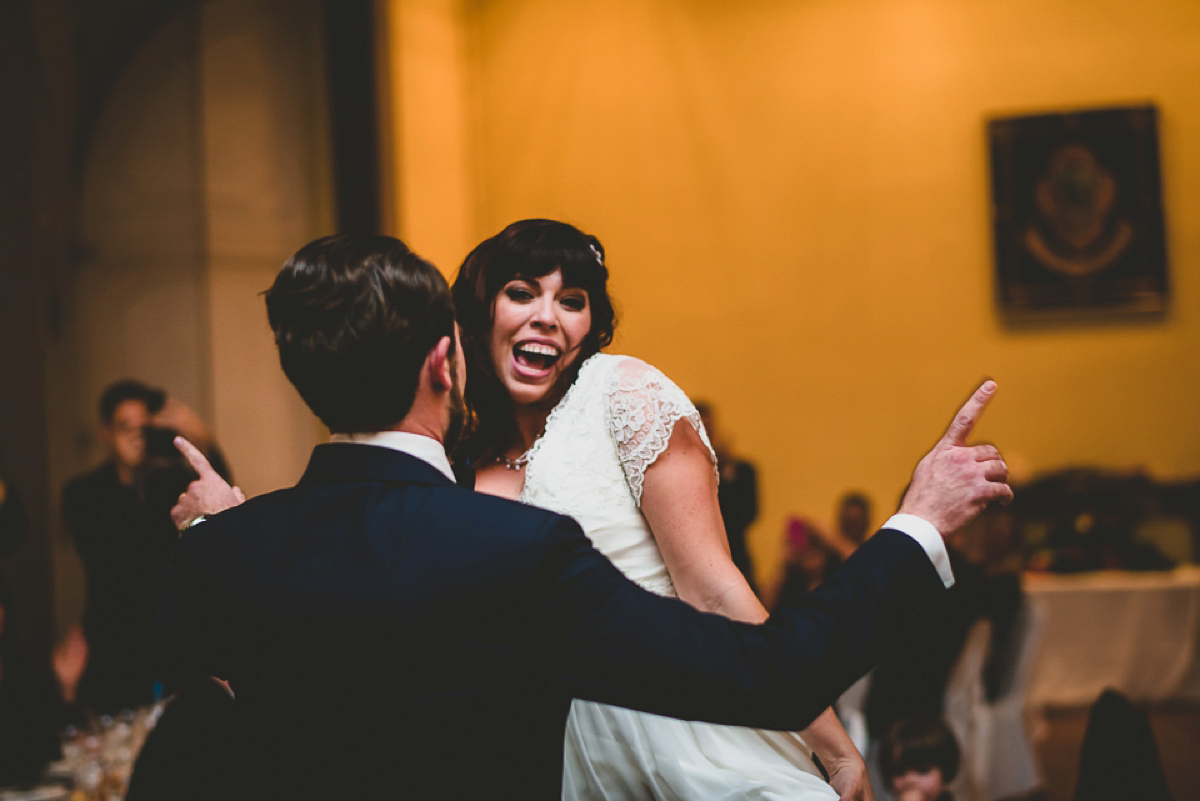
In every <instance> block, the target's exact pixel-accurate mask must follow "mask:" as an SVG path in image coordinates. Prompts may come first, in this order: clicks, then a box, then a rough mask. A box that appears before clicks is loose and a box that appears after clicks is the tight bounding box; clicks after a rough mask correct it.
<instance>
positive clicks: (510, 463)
mask: <svg viewBox="0 0 1200 801" xmlns="http://www.w3.org/2000/svg"><path fill="white" fill-rule="evenodd" d="M532 450H533V448H530V449H529V450H528V451H525V452H524V453H522V454H521V455H520V456H518V457H517V458H516V459H509V458H508V457H506V456H503V455H501V456H497V457H496V461H498V462H500V464H502V465H504V469H505V470H523V469H524V468H525V465H527V464H529V454H530V452H531V451H532Z"/></svg>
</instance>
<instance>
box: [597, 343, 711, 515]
mask: <svg viewBox="0 0 1200 801" xmlns="http://www.w3.org/2000/svg"><path fill="white" fill-rule="evenodd" d="M607 389H608V391H607V402H608V409H607V411H608V415H607V416H608V427H609V431H610V432H611V433H612V436H613V439H614V440H615V441H616V443H617V454H618V455H619V456H620V459H621V467H622V469H623V470H624V471H625V478H626V480H627V481H628V482H629V488H630V489H631V490H632V491H633V497H634V500H636V501H637V502H638V505H639V506H640V505H641V502H642V485H643V484H644V483H645V478H646V468H647V467H649V466H650V465H652V464H654V460H655V459H657V458H658V457H659V456H660V455H661V454H662V453H663V451H665V450H666V449H667V445H668V444H670V441H671V434H672V433H674V431H675V424H676V423H678V422H679V421H680V420H687V421H688V422H689V423H690V424H691V425H692V427H693V428H695V429H696V431H698V432H699V434H700V439H702V440H703V441H704V445H705V447H706V448H707V449H708V456H709V458H710V459H711V460H712V464H713V471H714V472H716V469H717V456H716V454H715V453H714V452H713V449H712V444H711V443H709V441H708V434H707V433H705V431H704V426H703V425H702V424H701V423H700V413H699V412H697V411H696V407H695V406H693V405H692V402H691V401H690V400H688V396H687V395H685V394H684V393H683V390H681V389H680V388H679V387H678V386H676V384H675V382H673V381H672V380H671V379H669V378H667V377H666V376H665V375H663V374H662V373H661V372H659V371H658V370H656V369H655V368H653V367H651V366H650V365H648V364H646V363H645V362H643V361H640V360H638V359H622V360H621V361H620V362H619V363H618V364H617V365H616V369H614V370H613V373H612V375H611V376H610V378H609V384H608V388H607Z"/></svg>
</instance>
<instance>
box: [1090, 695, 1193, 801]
mask: <svg viewBox="0 0 1200 801" xmlns="http://www.w3.org/2000/svg"><path fill="white" fill-rule="evenodd" d="M1130 798H1136V799H1138V801H1170V799H1171V794H1170V792H1169V791H1168V790H1167V777H1166V775H1165V774H1164V773H1163V769H1162V762H1161V760H1160V759H1159V756H1158V744H1157V743H1156V742H1155V739H1154V731H1153V730H1152V729H1151V728H1150V721H1149V719H1148V718H1147V717H1146V713H1145V712H1144V711H1142V710H1140V709H1138V708H1137V707H1135V706H1134V705H1133V704H1132V703H1130V702H1129V699H1128V698H1126V697H1125V696H1124V695H1122V694H1121V693H1119V692H1117V691H1116V690H1105V691H1104V692H1103V693H1101V695H1100V698H1099V699H1097V701H1096V703H1094V704H1092V708H1091V711H1090V712H1089V713H1088V723H1087V730H1086V731H1085V732H1084V734H1083V746H1082V748H1081V749H1080V753H1079V781H1078V782H1077V783H1076V785H1075V801H1128V799H1130Z"/></svg>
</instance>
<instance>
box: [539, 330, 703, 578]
mask: <svg viewBox="0 0 1200 801" xmlns="http://www.w3.org/2000/svg"><path fill="white" fill-rule="evenodd" d="M680 420H687V421H688V422H689V423H690V424H691V425H692V426H694V427H695V428H696V430H697V431H698V432H699V433H700V436H701V438H702V439H703V440H704V443H705V445H706V446H708V450H709V455H710V457H711V458H712V460H713V465H714V470H715V466H716V456H715V454H713V452H712V447H711V445H709V443H708V436H707V435H706V434H705V433H704V428H703V426H702V425H701V423H700V415H699V414H698V413H697V412H696V408H695V406H693V405H692V403H691V401H689V400H688V398H687V395H685V394H684V393H683V391H682V390H681V389H680V388H679V387H678V386H676V385H675V384H674V383H673V382H672V381H671V380H670V379H669V378H667V377H666V376H665V375H663V374H662V373H661V372H659V371H658V370H656V369H654V368H653V367H651V366H650V365H648V364H646V363H645V362H642V361H640V360H638V359H634V358H631V357H628V356H618V355H610V354H605V353H599V354H596V355H595V356H592V357H591V358H590V359H588V360H587V361H586V362H584V364H583V365H582V366H581V367H580V368H579V375H578V377H577V378H576V379H575V382H574V383H573V384H572V385H571V387H570V388H569V389H568V390H567V393H566V395H564V396H563V399H562V400H561V401H560V402H559V403H558V405H557V406H556V407H555V408H554V410H553V411H552V412H551V413H550V416H549V418H547V420H546V428H545V431H544V432H543V434H542V436H541V437H540V438H539V439H538V441H537V442H535V443H534V445H533V448H532V449H531V451H530V458H529V463H528V465H527V466H526V468H525V487H524V489H523V490H522V492H521V496H520V500H522V501H524V502H525V503H529V504H533V505H535V506H540V507H542V508H544V509H550V510H552V511H555V512H559V513H561V514H565V515H569V516H570V517H573V518H575V520H576V521H578V522H579V524H580V526H582V527H583V530H584V532H585V533H586V534H587V535H588V537H589V538H590V539H591V540H592V543H593V544H594V545H595V546H596V548H597V549H598V550H600V552H601V553H603V554H604V555H605V556H607V557H608V558H609V560H610V561H612V563H613V564H615V565H616V566H617V568H618V569H620V570H621V572H622V573H624V574H625V575H626V576H628V577H629V578H631V579H632V580H634V581H636V582H637V583H638V584H640V585H642V586H643V587H645V588H646V589H648V590H651V591H653V592H657V593H659V594H660V595H675V594H676V593H675V589H674V586H673V585H672V583H671V578H670V575H669V574H668V572H667V567H666V565H665V564H664V563H663V559H662V554H661V553H660V552H659V550H658V546H657V545H656V544H655V542H654V537H653V534H652V533H651V531H650V526H649V525H648V524H647V522H646V518H645V516H643V515H642V511H641V499H642V487H643V483H644V480H645V474H646V468H648V467H649V466H650V465H651V464H653V463H654V460H655V459H657V458H658V456H659V455H661V454H662V453H663V451H665V450H666V449H667V445H668V443H669V442H670V439H671V434H672V432H673V431H674V430H675V424H676V423H677V422H679V421H680Z"/></svg>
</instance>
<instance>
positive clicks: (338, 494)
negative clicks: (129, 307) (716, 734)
mask: <svg viewBox="0 0 1200 801" xmlns="http://www.w3.org/2000/svg"><path fill="white" fill-rule="evenodd" d="M175 575H176V580H175V581H176V583H175V587H174V592H173V595H172V600H171V603H170V605H169V606H168V619H167V622H168V625H169V627H170V629H171V630H173V632H174V633H175V635H176V636H177V638H178V641H179V642H180V643H182V646H181V647H182V649H183V650H182V651H181V654H180V658H181V659H183V660H185V662H186V664H187V666H188V667H189V668H190V669H191V670H195V671H200V672H206V673H211V674H213V675H216V676H219V677H222V678H226V679H228V680H229V681H230V683H231V685H232V687H233V690H234V692H235V694H236V706H237V708H238V713H239V720H240V721H241V731H240V732H239V734H238V737H239V738H240V739H239V743H240V748H241V750H242V751H244V753H245V754H246V755H247V763H246V766H245V768H246V770H247V771H248V772H247V779H246V780H247V781H249V782H251V790H250V792H251V794H252V795H253V796H254V797H256V798H289V799H294V798H322V799H327V798H333V797H344V798H350V797H353V798H360V797H363V798H366V797H371V798H375V797H390V798H440V799H447V798H509V797H513V798H523V799H557V798H559V796H560V782H561V765H562V740H563V729H564V724H565V720H566V715H567V712H568V709H569V705H570V700H571V698H573V697H578V698H587V699H591V700H595V701H601V702H605V703H610V704H616V705H621V706H627V707H632V708H636V709H642V710H646V711H649V712H655V713H659V714H664V715H671V716H675V717H680V718H687V719H693V720H705V721H712V722H719V723H729V724H738V725H746V726H755V727H760V728H774V729H788V730H794V729H801V728H803V727H805V726H806V725H807V724H808V723H809V722H810V721H811V720H812V719H813V718H814V717H816V715H818V714H819V713H820V712H821V711H822V710H824V709H825V708H826V707H827V706H829V705H830V704H831V703H832V702H833V701H834V699H836V698H837V696H838V695H839V694H840V693H841V691H842V690H843V689H845V688H846V687H847V686H848V685H849V684H850V683H852V682H853V681H854V680H855V679H857V678H858V677H859V676H860V675H862V674H863V673H864V672H865V671H866V670H868V669H869V668H870V667H871V666H872V664H874V662H875V661H877V660H878V658H879V657H880V656H881V654H882V653H883V651H884V650H886V649H887V648H888V647H890V646H891V645H894V644H895V642H896V641H897V640H898V639H899V637H898V635H900V634H902V633H903V631H904V629H905V627H906V625H911V622H912V621H913V618H914V617H915V616H917V615H919V614H921V612H922V611H923V610H925V609H927V608H928V607H929V604H930V603H931V602H933V601H936V599H938V598H939V597H940V596H941V595H942V592H943V588H942V583H941V580H940V579H939V578H938V575H937V572H936V571H935V570H934V568H933V565H932V564H931V562H930V561H929V559H928V557H927V556H926V554H925V552H924V551H923V550H922V548H921V547H920V546H919V545H918V544H917V543H916V542H915V541H914V540H912V539H911V538H910V537H908V536H907V535H905V534H902V533H900V532H896V531H881V532H879V533H878V534H877V535H876V536H875V537H874V538H872V539H871V540H870V541H869V542H868V543H867V544H866V545H864V546H863V547H862V548H861V549H860V550H859V552H858V553H857V554H856V555H855V556H854V557H852V558H851V559H850V560H849V561H848V562H847V563H846V564H845V566H844V567H843V568H842V569H841V570H840V571H839V572H838V573H837V574H835V575H834V576H833V577H832V578H831V579H830V580H829V581H827V582H826V583H825V585H824V586H822V587H821V589H820V590H818V591H817V592H815V593H813V594H812V595H811V596H809V598H807V599H806V602H805V603H804V605H803V606H801V607H800V608H797V609H790V610H786V611H783V612H780V613H777V614H776V615H774V616H773V617H772V618H771V619H770V620H769V621H768V622H767V623H765V624H763V625H749V624H742V623H736V622H733V621H730V620H728V619H725V618H722V617H719V616H716V615H709V614H704V613H701V612H698V611H696V610H695V609H693V608H691V607H689V606H688V605H686V604H685V603H683V602H681V601H678V600H676V599H669V598H663V597H659V596H656V595H654V594H652V593H649V592H647V591H645V590H642V589H641V588H639V587H638V586H637V585H635V584H633V583H632V582H630V581H629V580H628V579H626V578H625V577H624V576H623V575H622V574H621V573H620V572H619V571H618V570H617V569H616V568H615V567H614V566H613V565H612V563H610V562H609V561H608V559H606V558H605V557H604V556H603V555H601V554H600V553H599V552H598V551H596V550H595V548H593V547H592V545H591V543H590V542H589V540H588V539H587V537H586V536H584V534H583V532H582V531H581V530H580V528H579V526H578V524H576V523H575V522H574V521H573V520H571V519H570V518H567V517H563V516H560V515H557V514H553V513H551V512H547V511H544V510H541V509H536V508H533V507H530V506H525V505H523V504H519V503H515V502H512V501H507V500H503V499H499V498H494V497H490V496H487V495H482V494H477V493H474V492H472V491H470V490H466V489H463V488H460V487H457V486H455V485H454V484H453V483H452V482H451V481H450V480H449V479H447V478H446V477H445V476H443V475H442V474H441V473H440V472H438V471H437V470H436V469H435V468H433V467H431V466H430V465H428V464H426V463H425V462H422V461H421V460H419V459H416V458H414V457H412V456H409V455H407V454H403V453H400V452H397V451H394V450H390V449H386V448H380V447H374V446H368V445H359V444H329V445H321V446H318V447H317V448H316V450H315V451H314V453H313V456H312V460H311V462H310V464H309V466H308V469H307V471H306V472H305V474H304V476H303V478H302V479H301V481H300V483H299V484H298V485H297V486H295V487H293V488H291V489H286V490H281V491H279V492H274V493H271V494H269V495H265V496H262V497H258V498H254V499H252V500H250V501H248V502H247V503H245V504H243V505H242V506H239V507H237V508H235V509H231V510H229V511H227V512H225V513H223V514H220V515H217V516H215V517H213V518H212V519H211V520H209V521H207V522H205V523H203V524H201V525H199V526H195V527H193V528H192V529H190V530H188V531H187V532H186V533H185V534H184V535H183V537H182V538H181V541H180V547H179V550H178V552H177V554H176V561H175ZM371 793H374V794H375V795H369V794H371ZM360 794H361V795H360Z"/></svg>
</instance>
